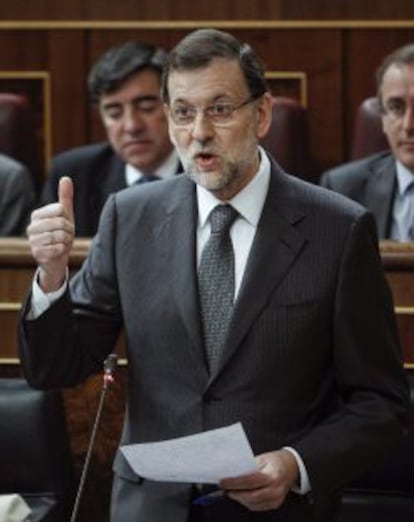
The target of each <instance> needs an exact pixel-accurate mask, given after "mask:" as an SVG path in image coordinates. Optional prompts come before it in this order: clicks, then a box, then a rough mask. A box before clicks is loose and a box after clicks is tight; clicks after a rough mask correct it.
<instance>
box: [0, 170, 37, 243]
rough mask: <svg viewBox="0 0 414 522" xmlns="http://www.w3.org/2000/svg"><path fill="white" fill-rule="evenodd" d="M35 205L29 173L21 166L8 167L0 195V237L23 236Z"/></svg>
mask: <svg viewBox="0 0 414 522" xmlns="http://www.w3.org/2000/svg"><path fill="white" fill-rule="evenodd" d="M34 205H35V192H34V187H33V182H32V178H31V175H30V173H29V171H28V170H27V169H26V168H25V167H24V166H23V165H19V164H16V166H13V167H8V169H7V172H5V173H4V184H3V187H2V190H1V193H0V214H1V215H0V236H20V235H22V234H24V232H25V230H26V226H27V224H28V222H29V218H30V213H31V211H32V210H33V208H34Z"/></svg>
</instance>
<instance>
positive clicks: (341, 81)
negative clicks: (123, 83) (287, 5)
mask: <svg viewBox="0 0 414 522" xmlns="http://www.w3.org/2000/svg"><path fill="white" fill-rule="evenodd" d="M56 23H57V22H54V23H52V25H51V26H48V25H47V24H46V22H36V23H35V25H34V26H32V25H30V26H22V25H21V24H22V22H19V24H17V25H16V26H14V28H12V29H10V28H7V29H6V28H5V27H6V26H5V25H4V24H5V22H0V46H1V48H2V49H7V52H3V53H0V74H1V73H9V74H11V75H13V73H22V72H26V73H30V72H32V73H33V72H36V71H38V72H39V71H41V72H43V73H46V74H47V77H48V80H49V82H48V83H49V85H50V93H48V98H49V100H48V101H47V102H46V108H48V109H49V110H48V111H46V110H45V111H44V114H43V115H40V116H43V118H44V120H45V121H44V129H45V133H46V137H45V139H44V140H43V142H44V143H45V144H47V145H48V150H47V151H46V156H49V155H51V154H54V153H57V152H60V151H62V150H65V149H68V148H71V147H75V146H79V145H82V144H86V143H91V142H94V141H97V140H100V139H102V138H103V136H104V135H103V132H102V129H101V126H100V123H99V121H98V119H97V116H96V114H95V113H94V110H93V108H91V107H90V104H89V102H88V98H87V92H86V76H87V72H88V70H89V68H90V66H91V64H92V63H93V61H94V60H95V59H96V58H97V57H98V56H99V55H100V54H101V53H102V52H104V51H105V50H106V49H107V48H108V47H109V46H111V45H115V44H118V43H120V42H122V41H125V40H128V39H132V38H136V39H139V40H143V41H148V42H153V43H156V44H160V45H162V46H164V47H165V48H167V49H169V48H171V46H172V45H174V44H175V43H176V42H177V41H178V40H179V39H180V38H181V37H182V36H183V35H184V34H186V33H187V32H188V30H190V29H191V28H194V27H197V26H198V25H197V23H195V22H194V23H193V22H191V23H190V25H188V23H184V22H182V23H181V26H180V24H179V23H177V24H171V23H168V22H165V23H161V25H159V24H155V22H152V23H150V24H149V25H145V24H143V23H142V22H134V23H133V22H128V24H127V25H126V26H123V25H122V26H120V25H118V26H114V25H113V24H110V25H105V24H104V23H103V22H100V23H92V22H91V23H87V22H82V23H81V25H79V24H78V23H77V24H75V26H71V25H68V22H65V24H63V26H56ZM262 24H263V25H262V26H260V24H259V26H258V25H257V23H254V22H248V21H245V22H243V23H240V24H237V23H235V22H232V23H229V22H226V23H224V22H221V23H219V22H216V24H215V25H216V26H220V27H224V28H225V29H228V30H230V31H231V32H233V33H234V34H235V35H236V36H237V37H239V38H240V39H242V40H245V41H248V42H249V43H250V44H252V45H253V46H254V47H255V48H256V49H257V51H258V53H259V54H260V55H261V56H262V58H263V59H264V62H265V64H266V68H267V70H268V71H269V72H284V73H288V74H289V73H292V74H293V73H297V72H302V73H304V75H305V77H306V86H307V100H308V110H309V123H310V145H311V152H312V155H313V159H314V163H315V173H316V177H318V176H319V175H320V173H321V172H323V171H324V170H326V169H327V168H329V167H331V166H333V165H336V164H339V163H341V162H343V161H345V160H346V159H348V152H349V149H350V140H351V137H352V129H353V124H354V116H355V113H356V110H357V107H358V105H359V104H360V103H361V101H362V100H363V99H364V98H365V97H367V96H369V95H372V94H374V92H375V86H374V79H373V77H374V72H375V69H376V67H377V66H378V64H379V61H380V60H381V59H382V57H383V56H384V55H385V54H386V53H388V52H389V51H391V50H393V49H394V48H395V47H397V46H400V45H403V44H405V43H407V42H410V41H411V39H412V28H411V27H409V26H407V25H404V26H403V27H400V26H391V27H374V28H373V27H370V26H366V25H364V24H362V25H351V26H346V25H345V26H344V25H343V23H341V24H339V23H335V24H334V25H331V24H330V25H329V26H325V25H323V24H322V22H315V23H313V22H312V23H310V24H308V25H306V24H304V23H302V24H298V23H295V24H293V25H286V24H284V23H282V24H280V23H279V24H273V23H270V24H269V23H266V22H263V23H262ZM406 24H408V22H406ZM175 26H177V27H175ZM413 26H414V25H413ZM25 82H27V80H25V79H21V80H19V86H20V88H21V89H22V90H23V91H24V89H25ZM1 89H2V84H1V78H0V90H1ZM36 105H39V104H36ZM49 112H50V114H48V113H49ZM42 155H44V154H42Z"/></svg>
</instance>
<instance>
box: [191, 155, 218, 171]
mask: <svg viewBox="0 0 414 522" xmlns="http://www.w3.org/2000/svg"><path fill="white" fill-rule="evenodd" d="M194 160H195V162H196V164H197V166H198V167H199V168H200V169H201V170H212V169H213V168H215V167H216V166H217V163H218V157H217V156H216V155H214V154H211V153H209V152H200V153H199V154H196V155H195V157H194Z"/></svg>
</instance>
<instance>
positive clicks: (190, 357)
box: [21, 163, 408, 522]
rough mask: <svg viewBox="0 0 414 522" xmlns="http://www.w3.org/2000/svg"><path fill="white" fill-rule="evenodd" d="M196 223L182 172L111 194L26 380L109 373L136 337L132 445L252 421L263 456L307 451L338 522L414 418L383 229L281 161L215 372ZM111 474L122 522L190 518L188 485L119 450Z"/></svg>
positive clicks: (29, 360)
mask: <svg viewBox="0 0 414 522" xmlns="http://www.w3.org/2000/svg"><path fill="white" fill-rule="evenodd" d="M196 218H197V210H196V198H195V185H194V184H193V183H192V182H191V181H190V180H189V179H187V178H186V177H185V176H177V177H176V178H175V179H172V180H168V181H161V182H159V183H151V184H148V185H146V186H143V187H140V188H132V189H128V190H125V191H121V192H119V193H117V194H115V195H113V196H111V197H110V198H109V200H108V203H107V205H106V206H105V209H104V212H103V214H102V219H101V223H100V227H99V232H98V234H97V236H96V237H95V239H94V242H93V246H92V250H91V252H90V255H89V256H88V259H87V260H86V262H85V264H84V266H83V268H82V270H81V271H80V273H79V274H78V275H77V276H75V278H74V279H73V281H72V283H71V290H70V293H71V297H70V295H69V293H66V295H65V296H64V297H63V298H61V299H60V300H59V301H58V302H56V303H55V304H54V305H53V306H52V307H51V308H50V309H49V310H48V311H47V312H46V313H44V314H43V315H42V316H41V317H40V318H38V319H36V320H35V321H22V329H21V357H22V361H23V366H24V371H25V374H26V376H27V378H28V379H29V381H30V383H31V384H32V385H33V386H37V387H45V386H46V387H48V386H49V387H56V386H62V385H66V386H68V385H73V384H75V383H78V382H80V381H81V380H82V379H84V378H85V377H86V376H88V375H89V374H90V373H91V372H98V371H101V367H102V360H103V359H104V358H105V356H106V355H107V354H108V353H109V352H111V350H112V349H113V346H114V343H115V341H116V339H117V337H118V335H119V333H120V331H121V329H122V328H124V329H125V333H126V340H127V345H128V361H129V364H128V382H129V394H128V408H127V411H126V417H125V424H124V430H123V435H122V441H121V444H129V443H136V442H139V441H154V440H161V439H165V438H173V437H179V436H183V435H188V434H192V433H196V432H200V431H203V430H208V429H212V428H217V427H219V426H224V425H227V424H230V423H233V422H236V421H241V422H242V424H243V426H244V428H245V430H246V432H247V435H248V438H249V440H250V443H251V445H252V448H253V451H254V453H255V454H258V453H262V452H266V451H270V450H274V449H278V448H280V447H282V446H284V445H291V446H293V447H294V448H296V450H297V451H298V452H299V454H300V455H301V456H302V458H303V460H304V462H305V465H306V468H307V470H308V473H309V477H310V481H311V484H312V495H313V499H314V507H315V512H316V518H315V520H317V521H328V520H329V521H331V520H332V516H333V515H332V514H333V510H334V506H335V505H336V501H337V498H338V494H339V492H340V489H341V487H342V485H343V484H344V483H345V482H347V481H349V480H350V479H352V478H354V477H355V476H356V475H358V474H359V473H361V472H362V471H364V470H365V469H366V468H367V467H368V466H370V465H372V464H374V463H375V462H376V461H377V459H378V455H383V454H385V453H386V452H387V451H388V450H389V449H390V448H391V447H393V446H394V445H395V444H396V443H397V442H398V441H399V440H400V439H401V437H402V433H403V425H404V419H405V415H406V411H407V404H408V386H407V383H406V380H405V377H404V373H403V369H402V365H401V355H400V348H399V344H398V339H397V331H396V325H395V320H394V315H393V307H392V302H391V298H390V293H389V289H388V287H387V285H386V282H385V279H384V275H383V271H382V267H381V262H380V258H379V255H378V248H377V236H376V231H375V224H374V220H373V218H372V216H371V215H370V214H369V213H367V212H366V210H365V209H363V208H362V207H361V206H359V205H357V204H355V203H354V202H352V201H349V200H348V199H346V198H343V197H342V196H340V195H338V194H335V193H334V192H331V191H327V190H324V189H322V188H320V187H315V186H314V185H311V184H308V183H306V182H304V181H302V180H299V179H297V178H294V177H291V176H288V175H287V174H285V173H284V172H282V171H281V170H280V169H279V168H278V167H277V165H276V164H275V163H273V164H272V175H271V183H270V188H269V193H268V196H267V199H266V202H265V206H264V210H263V213H262V216H261V219H260V222H259V225H258V229H257V233H256V236H255V239H254V243H253V245H252V251H251V254H250V257H249V260H248V265H247V267H246V272H245V275H244V279H243V282H242V286H241V289H240V293H239V297H238V299H237V302H236V303H235V309H234V316H233V320H232V323H231V325H230V329H229V334H228V339H227V343H226V347H225V351H224V353H223V356H222V360H221V363H220V366H219V369H218V371H217V373H216V374H214V375H209V374H208V371H207V365H206V361H205V356H204V348H203V342H202V334H201V325H200V316H199V305H198V295H197V278H196V268H195V267H196V248H195V237H196ZM23 317H24V316H23ZM57 351H59V356H58V357H56V355H55V354H56V352H57ZM195 465H196V463H195ZM114 470H115V485H114V496H113V504H112V505H113V513H112V515H113V518H112V520H113V521H114V522H130V521H131V520H139V521H140V522H166V521H168V522H186V520H187V515H188V509H189V498H190V495H191V488H190V487H189V485H186V484H172V483H171V484H164V483H157V482H152V481H149V480H142V479H141V478H140V477H138V476H136V475H135V474H134V473H133V472H132V470H131V469H130V468H129V466H128V464H127V463H126V461H125V460H124V459H123V457H122V456H121V454H120V453H118V455H117V457H116V459H115V464H114ZM263 516H264V515H263V514H262V515H259V514H257V515H255V517H254V518H252V519H251V520H255V521H256V520H258V521H259V520H263ZM249 520H250V519H249ZM266 520H272V518H266Z"/></svg>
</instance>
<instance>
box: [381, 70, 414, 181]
mask: <svg viewBox="0 0 414 522" xmlns="http://www.w3.org/2000/svg"><path fill="white" fill-rule="evenodd" d="M381 98H382V105H383V107H384V114H383V115H382V127H383V130H384V132H385V134H386V136H387V138H388V142H389V144H390V147H391V150H392V151H393V153H394V155H395V157H396V158H397V159H398V160H399V161H400V162H401V163H402V164H403V165H405V166H406V167H407V168H409V169H410V170H413V171H414V64H412V65H399V66H396V65H391V66H390V67H389V69H387V71H386V72H385V75H384V78H383V82H382V89H381Z"/></svg>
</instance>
